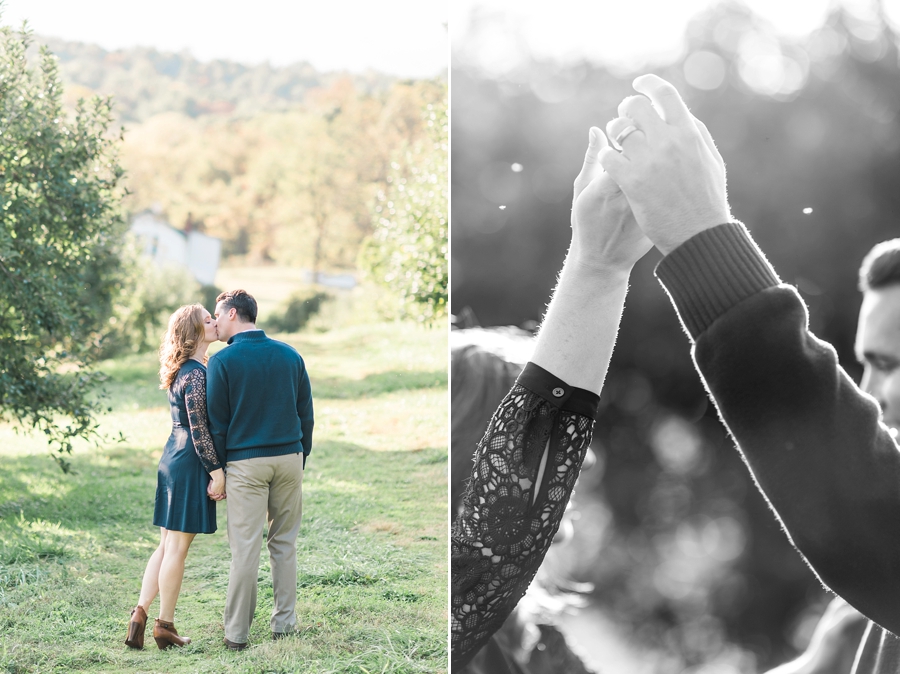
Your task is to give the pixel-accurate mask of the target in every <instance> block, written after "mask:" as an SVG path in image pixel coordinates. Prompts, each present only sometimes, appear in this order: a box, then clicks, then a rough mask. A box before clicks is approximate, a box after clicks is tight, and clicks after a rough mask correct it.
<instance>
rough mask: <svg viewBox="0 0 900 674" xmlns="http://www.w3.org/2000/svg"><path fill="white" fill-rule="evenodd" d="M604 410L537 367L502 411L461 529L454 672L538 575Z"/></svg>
mask: <svg viewBox="0 0 900 674" xmlns="http://www.w3.org/2000/svg"><path fill="white" fill-rule="evenodd" d="M598 403H599V397H598V396H596V395H595V394H593V393H591V392H589V391H584V390H582V389H576V388H573V387H570V386H568V385H567V384H565V382H562V381H561V380H559V379H557V378H556V377H554V376H553V375H552V374H550V373H549V372H547V371H546V370H543V369H542V368H540V367H538V366H537V365H534V364H533V363H529V365H527V366H526V368H525V370H524V371H523V373H522V375H521V376H520V377H519V380H518V381H517V382H516V385H515V386H513V388H512V390H511V391H510V392H509V394H507V396H506V398H504V400H503V401H502V402H501V403H500V406H499V407H498V409H497V411H496V412H495V413H494V417H493V418H492V419H491V422H490V424H489V425H488V429H487V432H486V433H485V435H484V438H483V439H482V440H481V442H480V443H479V445H478V448H477V449H476V452H475V458H474V468H473V475H472V480H471V482H470V483H469V485H468V487H467V489H466V492H465V495H464V497H463V509H462V512H461V513H460V515H459V516H458V517H457V519H456V521H455V522H454V525H453V533H452V538H451V569H452V570H451V572H452V581H451V591H452V598H451V628H450V629H451V655H452V662H453V668H454V670H455V669H457V668H461V667H462V666H464V665H465V664H466V663H467V662H468V661H469V660H470V659H471V658H472V657H473V656H474V655H475V654H476V653H477V652H478V650H479V649H480V648H481V647H482V646H483V645H484V644H485V643H486V642H487V641H488V639H489V638H490V637H491V635H492V634H493V633H494V632H495V631H496V630H497V629H499V627H500V626H501V625H502V624H503V621H504V620H506V618H507V617H508V616H509V614H510V613H511V612H512V610H513V609H514V608H515V606H516V604H517V603H518V602H519V600H520V599H521V598H522V595H524V594H525V591H526V590H527V589H528V586H529V585H530V584H531V581H532V579H533V578H534V576H535V574H536V573H537V570H538V567H539V566H540V565H541V562H542V561H543V560H544V556H545V555H546V553H547V549H548V548H549V547H550V543H551V542H552V540H553V537H554V535H555V534H556V531H557V529H558V528H559V525H560V523H561V521H562V518H563V513H564V512H565V509H566V505H567V503H568V501H569V498H570V496H571V495H572V489H573V488H574V486H575V480H576V479H577V477H578V473H579V471H580V469H581V464H582V462H583V461H584V456H585V453H586V452H587V448H588V446H589V445H590V442H591V431H592V429H593V421H594V418H595V417H596V413H597V405H598ZM545 454H546V459H545V460H544V456H545Z"/></svg>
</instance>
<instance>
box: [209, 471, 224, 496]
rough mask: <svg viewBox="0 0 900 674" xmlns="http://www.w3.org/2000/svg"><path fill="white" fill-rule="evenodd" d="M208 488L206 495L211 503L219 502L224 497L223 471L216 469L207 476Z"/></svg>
mask: <svg viewBox="0 0 900 674" xmlns="http://www.w3.org/2000/svg"><path fill="white" fill-rule="evenodd" d="M209 478H210V479H209V486H207V487H206V493H207V494H208V495H209V497H210V498H211V499H212V500H213V501H221V500H222V499H224V498H226V495H225V471H224V470H222V469H221V468H218V469H216V470H214V471H213V472H211V473H210V474H209Z"/></svg>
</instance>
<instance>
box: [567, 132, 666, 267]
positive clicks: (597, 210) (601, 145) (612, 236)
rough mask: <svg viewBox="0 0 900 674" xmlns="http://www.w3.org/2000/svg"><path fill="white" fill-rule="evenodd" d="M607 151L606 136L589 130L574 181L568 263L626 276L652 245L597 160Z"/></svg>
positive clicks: (618, 190)
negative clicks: (581, 162) (580, 164)
mask: <svg viewBox="0 0 900 674" xmlns="http://www.w3.org/2000/svg"><path fill="white" fill-rule="evenodd" d="M607 149H609V143H608V142H607V140H606V137H605V136H604V135H603V133H602V132H601V131H600V129H598V128H597V127H591V130H590V136H589V144H588V149H587V152H586V153H585V156H584V166H583V167H582V168H581V173H579V174H578V177H577V178H575V196H574V198H573V200H572V230H573V233H572V245H571V248H570V250H569V258H568V260H569V261H571V263H574V264H575V266H576V267H577V268H579V269H580V270H582V271H587V272H589V273H596V272H600V273H603V274H609V273H610V272H623V273H624V274H625V275H626V276H627V275H628V274H629V273H630V272H631V268H632V267H633V266H634V264H635V263H636V262H637V261H638V260H640V259H641V258H642V257H643V256H644V254H645V253H646V252H647V251H648V250H650V248H652V247H653V244H652V243H651V242H650V240H649V239H648V238H647V237H646V236H644V233H643V232H642V231H641V230H640V228H639V227H638V225H637V222H636V221H635V219H634V215H633V214H632V212H631V207H630V206H629V205H628V201H627V200H626V199H625V195H624V194H623V193H622V190H621V189H619V186H618V185H617V184H616V183H615V182H613V180H611V179H610V176H609V174H607V173H606V172H604V170H603V167H602V166H601V165H600V162H599V161H598V157H599V155H600V154H601V153H602V152H603V151H604V150H607ZM610 151H612V150H610Z"/></svg>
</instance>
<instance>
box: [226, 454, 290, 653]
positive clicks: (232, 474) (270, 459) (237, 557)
mask: <svg viewBox="0 0 900 674" xmlns="http://www.w3.org/2000/svg"><path fill="white" fill-rule="evenodd" d="M225 490H226V492H227V494H228V499H227V500H226V503H227V508H228V510H227V512H228V544H229V546H231V571H230V573H229V576H228V594H227V595H226V597H225V637H226V638H227V639H228V640H229V641H234V642H235V643H241V644H242V643H246V642H247V639H248V637H249V635H250V623H252V622H253V614H254V613H255V612H256V592H257V578H258V575H259V555H260V550H261V545H260V544H261V539H262V534H263V525H264V524H266V522H267V521H268V525H269V534H268V537H267V540H266V544H267V546H268V548H269V561H270V564H271V567H272V589H273V593H274V607H273V609H272V623H271V624H272V631H273V632H290V631H292V630H293V629H294V627H295V625H296V623H297V616H296V614H295V612H294V609H295V607H296V604H297V534H299V533H300V515H301V512H302V496H303V455H302V454H286V455H284V456H264V457H257V458H254V459H244V460H243V461H231V462H229V463H228V467H227V478H226V486H225ZM267 512H268V517H267V515H266V513H267Z"/></svg>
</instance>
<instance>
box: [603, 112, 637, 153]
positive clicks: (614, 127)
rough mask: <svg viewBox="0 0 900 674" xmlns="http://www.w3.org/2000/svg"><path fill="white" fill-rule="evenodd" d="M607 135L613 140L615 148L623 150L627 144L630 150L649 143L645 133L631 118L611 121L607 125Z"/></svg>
mask: <svg viewBox="0 0 900 674" xmlns="http://www.w3.org/2000/svg"><path fill="white" fill-rule="evenodd" d="M606 135H607V136H609V137H610V138H612V139H613V147H618V148H620V149H623V150H624V147H623V146H622V144H623V143H627V144H628V147H629V148H630V149H633V148H635V147H639V146H640V145H646V143H647V138H646V136H645V135H644V131H643V130H642V129H640V128H639V127H638V126H637V125H636V124H635V123H634V120H633V119H630V118H629V117H616V118H615V119H612V120H610V121H609V123H608V124H607V125H606Z"/></svg>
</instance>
